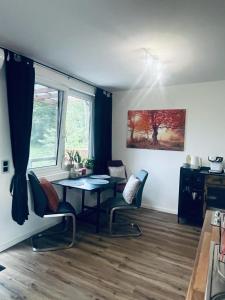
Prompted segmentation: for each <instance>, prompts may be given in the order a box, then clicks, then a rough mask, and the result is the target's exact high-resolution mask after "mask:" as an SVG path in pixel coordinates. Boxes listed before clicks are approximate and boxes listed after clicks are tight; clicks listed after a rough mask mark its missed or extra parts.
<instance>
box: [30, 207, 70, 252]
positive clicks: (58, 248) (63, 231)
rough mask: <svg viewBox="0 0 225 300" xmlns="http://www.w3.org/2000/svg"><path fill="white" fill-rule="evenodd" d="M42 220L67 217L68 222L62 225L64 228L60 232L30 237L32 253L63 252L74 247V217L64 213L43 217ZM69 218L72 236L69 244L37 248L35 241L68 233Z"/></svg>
mask: <svg viewBox="0 0 225 300" xmlns="http://www.w3.org/2000/svg"><path fill="white" fill-rule="evenodd" d="M43 217H44V218H54V217H63V218H65V217H67V218H68V220H67V221H66V223H65V224H64V228H63V230H61V231H57V232H54V233H48V234H45V233H39V234H37V235H35V236H32V237H31V245H32V250H33V251H34V252H47V251H55V250H63V249H68V248H71V247H73V246H74V244H75V234H76V219H75V215H74V214H72V213H65V214H52V215H44V216H43ZM69 218H71V219H72V236H71V241H70V243H69V244H65V245H63V246H56V247H46V248H39V247H38V246H37V245H36V241H37V240H39V239H40V238H42V237H48V236H52V235H56V234H63V233H65V232H67V231H68V221H69ZM63 222H64V220H63Z"/></svg>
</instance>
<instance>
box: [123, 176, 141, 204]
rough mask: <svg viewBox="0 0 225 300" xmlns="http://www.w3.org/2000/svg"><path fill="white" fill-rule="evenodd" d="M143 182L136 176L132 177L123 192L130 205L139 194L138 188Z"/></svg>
mask: <svg viewBox="0 0 225 300" xmlns="http://www.w3.org/2000/svg"><path fill="white" fill-rule="evenodd" d="M140 183H141V181H140V180H139V179H138V178H136V177H135V176H134V175H131V176H130V178H129V179H128V182H127V184H126V186H125V188H124V191H123V198H124V200H125V201H126V202H127V203H128V204H131V203H132V202H133V200H134V197H135V195H136V193H137V190H138V187H139V185H140Z"/></svg>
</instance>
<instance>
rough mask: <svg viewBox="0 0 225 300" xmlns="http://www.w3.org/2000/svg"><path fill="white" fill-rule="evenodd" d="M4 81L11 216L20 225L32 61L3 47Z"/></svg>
mask: <svg viewBox="0 0 225 300" xmlns="http://www.w3.org/2000/svg"><path fill="white" fill-rule="evenodd" d="M5 57H6V64H5V65H6V85H7V97H8V112H9V124H10V136H11V147H12V159H13V165H14V169H15V171H14V175H13V178H12V181H11V185H10V192H11V194H12V218H13V220H14V221H16V222H17V223H18V224H20V225H22V224H23V223H24V222H25V220H27V219H28V215H29V210H28V196H27V180H26V170H27V164H28V159H29V150H30V136H31V127H32V114H33V97H34V80H35V73H34V67H33V61H32V60H30V59H28V58H26V57H23V56H20V55H17V54H15V53H13V52H11V51H8V50H6V51H5Z"/></svg>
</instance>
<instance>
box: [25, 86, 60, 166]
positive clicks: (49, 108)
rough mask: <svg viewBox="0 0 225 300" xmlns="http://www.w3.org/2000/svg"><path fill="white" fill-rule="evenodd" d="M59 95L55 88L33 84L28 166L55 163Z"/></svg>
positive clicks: (53, 164)
mask: <svg viewBox="0 0 225 300" xmlns="http://www.w3.org/2000/svg"><path fill="white" fill-rule="evenodd" d="M60 95H62V93H61V92H60V91H59V90H57V89H53V88H50V87H47V86H44V85H41V84H35V88H34V108H33V120H32V132H31V142H30V157H29V165H28V167H29V168H39V167H49V166H55V165H57V153H58V135H59V115H60Z"/></svg>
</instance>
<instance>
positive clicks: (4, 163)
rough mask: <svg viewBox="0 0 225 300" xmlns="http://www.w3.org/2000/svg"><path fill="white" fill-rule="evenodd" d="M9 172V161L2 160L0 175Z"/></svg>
mask: <svg viewBox="0 0 225 300" xmlns="http://www.w3.org/2000/svg"><path fill="white" fill-rule="evenodd" d="M8 172H9V161H8V160H3V161H2V173H8Z"/></svg>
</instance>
